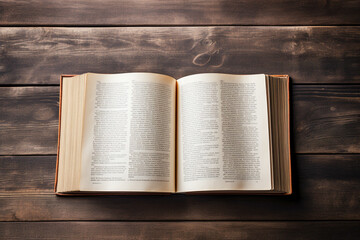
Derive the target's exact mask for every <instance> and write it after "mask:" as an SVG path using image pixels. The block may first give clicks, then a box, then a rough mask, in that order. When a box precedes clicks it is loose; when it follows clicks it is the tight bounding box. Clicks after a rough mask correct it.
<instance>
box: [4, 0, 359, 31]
mask: <svg viewBox="0 0 360 240" xmlns="http://www.w3.org/2000/svg"><path fill="white" fill-rule="evenodd" d="M359 5H360V4H359V2H358V1H327V2H324V1H320V0H316V1H315V0H314V1H291V0H281V1H272V2H271V3H269V2H268V1H265V0H257V1H246V0H240V1H236V0H221V1H219V0H207V1H205V0H196V1H171V2H166V1H161V0H146V1H145V0H140V1H139V0H138V1H130V0H121V1H112V0H102V1H90V2H88V1H85V0H76V1H71V0H63V1H61V2H54V1H49V0H47V1H41V0H32V1H20V0H15V1H0V9H1V14H0V24H2V25H173V24H176V25H179V24H187V25H189V24H191V25H219V24H220V25H224V24H231V25H233V24H240V25H321V24H322V25H333V24H335V25H336V24H359V23H360V18H359V14H358V13H359V12H360V6H359Z"/></svg>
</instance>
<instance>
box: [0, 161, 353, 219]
mask: <svg viewBox="0 0 360 240" xmlns="http://www.w3.org/2000/svg"><path fill="white" fill-rule="evenodd" d="M55 160H56V157H55V156H53V157H36V156H34V157H30V156H28V157H21V156H18V157H1V158H0V174H1V176H2V177H1V179H2V180H1V188H0V206H2V207H0V221H54V220H56V221H60V220H124V221H129V220H131V221H136V220H161V221H165V220H232V221H233V220H360V204H359V202H360V195H359V192H360V185H359V180H360V175H359V174H358V173H359V170H360V155H297V156H294V157H293V159H292V166H293V171H292V174H293V188H294V194H293V195H291V196H241V195H217V196H206V195H205V196H185V195H179V194H177V195H164V196H92V197H58V196H55V195H54V194H53V193H52V190H53V185H52V183H53V182H54V180H53V179H54V174H55ZM25 172H26V174H22V173H25ZM21 175H23V177H22V178H21Z"/></svg>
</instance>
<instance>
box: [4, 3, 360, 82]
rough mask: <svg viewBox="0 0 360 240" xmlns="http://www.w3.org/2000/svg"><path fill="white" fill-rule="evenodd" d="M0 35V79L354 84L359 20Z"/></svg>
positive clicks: (359, 55)
mask: <svg viewBox="0 0 360 240" xmlns="http://www.w3.org/2000/svg"><path fill="white" fill-rule="evenodd" d="M61 5H62V6H63V3H62V4H61ZM270 5H271V4H270ZM29 12H30V11H29ZM275 19H276V18H275ZM0 39H1V48H0V53H1V54H0V83H1V84H58V83H59V75H60V74H63V73H68V74H71V73H72V74H80V73H84V72H101V73H116V72H134V71H142V72H157V73H163V74H167V75H172V76H174V77H176V78H179V77H182V76H186V75H189V74H194V73H202V72H224V73H237V74H250V73H268V74H289V75H290V76H291V78H292V81H293V83H297V84H299V83H360V73H359V68H360V44H359V41H360V27H358V26H353V27H352V26H347V27H344V26H339V27H236V26H232V27H231V26H228V27H128V28H52V27H45V28H22V27H19V28H1V29H0Z"/></svg>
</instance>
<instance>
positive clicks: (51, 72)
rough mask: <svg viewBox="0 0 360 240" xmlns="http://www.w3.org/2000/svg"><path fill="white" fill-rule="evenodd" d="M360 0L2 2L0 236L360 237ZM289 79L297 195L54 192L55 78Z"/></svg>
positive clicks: (57, 80) (0, 33) (0, 15)
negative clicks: (220, 75)
mask: <svg viewBox="0 0 360 240" xmlns="http://www.w3.org/2000/svg"><path fill="white" fill-rule="evenodd" d="M359 24H360V2H359V1H320V0H312V1H310V0H309V1H290V0H279V1H273V2H268V1H265V0H256V1H243V0H241V1H236V0H233V1H225V0H222V1H216V0H207V1H202V0H197V1H176V2H172V1H160V0H147V1H145V0H142V1H130V0H122V1H113V0H102V1H88V2H87V1H84V0H63V1H50V0H41V1H40V0H33V1H20V0H14V1H0V25H1V27H0V84H1V85H0V155H1V156H0V220H1V221H2V222H0V236H1V237H2V238H4V239H9V238H12V237H13V238H19V239H25V238H32V239H35V238H40V239H48V238H56V239H57V238H58V239H67V238H74V239H78V238H97V237H98V238H101V239H107V238H114V239H115V238H116V239H117V238H124V239H130V238H155V239H159V238H160V239H161V238H164V239H176V238H184V239H199V238H201V239H207V238H210V239H226V238H234V239H290V238H291V239H319V238H321V237H323V238H327V239H359V238H360V230H359V229H360V224H359V223H360V221H359V220H360V204H359V203H360V182H359V180H360V171H359V170H360V159H359V158H360V27H359ZM133 71H146V72H157V73H163V74H168V75H172V76H174V77H177V78H178V77H182V76H185V75H188V74H193V73H201V72H224V73H238V74H241V73H243V74H249V73H268V74H289V75H290V76H291V82H292V86H291V107H292V110H291V111H292V112H291V118H292V153H293V154H292V157H293V159H292V165H293V172H292V174H293V188H294V194H293V195H292V196H285V197H284V196H281V197H279V196H236V195H230V196H181V195H176V196H110V197H73V198H66V197H57V196H55V195H54V193H53V184H54V173H55V160H56V145H57V127H58V96H59V75H60V74H62V73H68V74H80V73H83V72H102V73H116V72H133Z"/></svg>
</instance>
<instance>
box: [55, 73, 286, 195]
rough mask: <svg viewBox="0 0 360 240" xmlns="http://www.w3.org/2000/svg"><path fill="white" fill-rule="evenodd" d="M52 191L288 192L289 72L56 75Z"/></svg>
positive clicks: (68, 192)
mask: <svg viewBox="0 0 360 240" xmlns="http://www.w3.org/2000/svg"><path fill="white" fill-rule="evenodd" d="M55 191H56V193H57V194H63V195H66V194H70V195H71V194H131V193H175V192H176V193H177V192H179V193H247V194H248V193H263V194H268V193H269V194H290V193H291V170H290V138H289V78H288V76H284V75H283V76H270V75H264V74H258V75H231V74H216V73H209V74H207V73H206V74H196V75H190V76H186V77H183V78H181V79H178V80H176V79H174V78H172V77H170V76H166V75H161V74H154V73H122V74H94V73H87V74H83V75H78V76H62V78H61V93H60V123H59V145H58V160H57V172H56V181H55Z"/></svg>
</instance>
